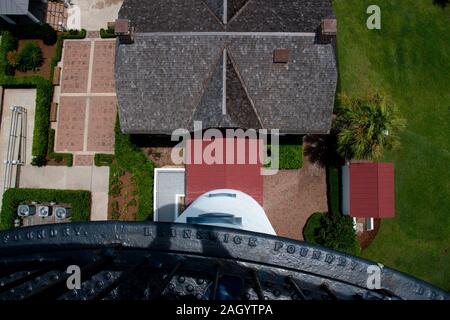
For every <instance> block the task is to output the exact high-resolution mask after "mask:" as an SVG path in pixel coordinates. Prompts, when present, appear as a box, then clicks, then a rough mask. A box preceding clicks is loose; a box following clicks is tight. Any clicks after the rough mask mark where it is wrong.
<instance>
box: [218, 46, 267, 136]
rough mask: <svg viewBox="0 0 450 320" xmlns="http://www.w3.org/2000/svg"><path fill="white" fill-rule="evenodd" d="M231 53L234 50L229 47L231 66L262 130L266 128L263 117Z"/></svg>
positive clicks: (228, 53) (228, 55)
mask: <svg viewBox="0 0 450 320" xmlns="http://www.w3.org/2000/svg"><path fill="white" fill-rule="evenodd" d="M231 51H232V50H230V48H228V47H227V57H228V58H229V60H230V63H231V65H232V67H233V70H234V71H235V72H236V75H237V78H238V80H239V82H240V84H241V86H242V88H243V89H244V92H245V94H246V96H247V99H248V100H249V102H250V105H251V106H252V109H253V112H254V113H255V115H256V119H257V121H258V123H259V125H260V127H261V128H264V126H263V122H262V120H261V117H260V116H259V113H258V111H257V109H256V107H255V103H254V102H253V99H252V98H251V96H250V93H249V92H248V89H247V86H246V84H245V82H244V79H242V76H241V74H240V73H239V69H238V68H237V65H236V63H235V61H234V58H233V56H232V54H231ZM255 129H256V128H255Z"/></svg>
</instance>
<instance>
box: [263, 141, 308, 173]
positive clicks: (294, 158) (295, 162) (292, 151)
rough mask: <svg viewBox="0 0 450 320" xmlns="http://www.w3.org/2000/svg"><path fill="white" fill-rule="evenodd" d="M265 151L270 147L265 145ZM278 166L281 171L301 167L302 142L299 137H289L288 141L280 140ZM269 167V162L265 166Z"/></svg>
mask: <svg viewBox="0 0 450 320" xmlns="http://www.w3.org/2000/svg"><path fill="white" fill-rule="evenodd" d="M267 149H268V150H271V149H272V146H271V145H270V144H269V145H267ZM278 155H279V164H278V167H279V169H281V170H293V169H301V168H302V167H303V141H302V139H301V138H300V137H298V136H294V137H289V139H288V140H286V141H285V140H284V139H280V142H279V148H278ZM266 167H270V162H269V163H268V164H266Z"/></svg>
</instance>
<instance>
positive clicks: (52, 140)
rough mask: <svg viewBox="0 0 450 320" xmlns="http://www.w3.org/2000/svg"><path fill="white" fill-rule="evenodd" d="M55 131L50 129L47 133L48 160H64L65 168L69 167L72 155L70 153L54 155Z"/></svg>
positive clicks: (71, 163)
mask: <svg viewBox="0 0 450 320" xmlns="http://www.w3.org/2000/svg"><path fill="white" fill-rule="evenodd" d="M55 134H56V132H55V129H50V132H49V133H48V154H47V157H48V158H49V159H54V160H56V161H62V160H64V161H65V162H66V166H68V167H71V166H72V165H73V154H71V153H56V152H55Z"/></svg>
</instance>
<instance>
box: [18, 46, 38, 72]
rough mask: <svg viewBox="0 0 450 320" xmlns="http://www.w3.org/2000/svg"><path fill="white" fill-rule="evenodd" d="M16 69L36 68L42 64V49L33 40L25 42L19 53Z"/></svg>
mask: <svg viewBox="0 0 450 320" xmlns="http://www.w3.org/2000/svg"><path fill="white" fill-rule="evenodd" d="M18 58H19V59H18V60H19V61H18V62H19V64H18V67H17V68H18V69H19V70H20V71H28V70H36V69H37V68H39V67H40V66H41V65H42V62H43V57H42V50H41V48H39V46H38V45H36V44H35V43H33V42H27V43H25V45H24V47H23V49H22V50H21V51H20V53H19V57H18Z"/></svg>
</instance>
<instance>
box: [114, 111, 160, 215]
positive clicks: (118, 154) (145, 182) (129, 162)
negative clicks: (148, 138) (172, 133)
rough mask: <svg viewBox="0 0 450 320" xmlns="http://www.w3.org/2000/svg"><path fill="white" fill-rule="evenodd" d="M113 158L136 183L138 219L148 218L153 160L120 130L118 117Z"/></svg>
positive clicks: (151, 198) (150, 213)
mask: <svg viewBox="0 0 450 320" xmlns="http://www.w3.org/2000/svg"><path fill="white" fill-rule="evenodd" d="M114 150H115V159H116V162H117V164H118V165H119V166H120V167H121V168H123V169H125V170H126V171H129V172H131V174H132V175H133V179H134V181H135V183H136V185H137V191H138V204H139V209H138V212H137V219H138V220H148V219H151V217H152V216H153V169H154V167H153V162H152V161H150V160H149V159H147V157H146V156H145V155H144V153H143V152H142V150H141V149H140V148H139V147H137V146H136V145H135V144H133V142H132V141H131V137H130V135H128V134H123V133H122V132H121V131H120V124H119V117H117V119H116V126H115V146H114Z"/></svg>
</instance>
